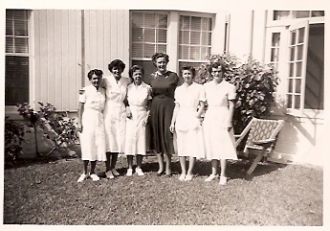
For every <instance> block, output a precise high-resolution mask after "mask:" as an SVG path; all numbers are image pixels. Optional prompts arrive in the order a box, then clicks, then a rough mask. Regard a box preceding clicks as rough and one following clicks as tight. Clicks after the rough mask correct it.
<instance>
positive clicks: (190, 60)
mask: <svg viewBox="0 0 330 231" xmlns="http://www.w3.org/2000/svg"><path fill="white" fill-rule="evenodd" d="M181 16H182V17H199V18H208V19H210V20H211V30H209V31H207V32H208V33H211V44H210V45H201V44H197V45H194V44H181V43H180V32H181V30H180V18H181ZM178 25H179V26H178V44H177V47H178V49H177V50H178V53H177V56H178V66H180V62H189V63H201V62H207V60H205V59H198V60H192V59H180V58H179V53H180V51H179V50H180V46H181V45H186V46H192V47H199V48H202V47H207V48H208V49H210V51H211V52H210V55H211V54H212V34H213V31H214V18H213V17H212V16H211V15H209V16H205V14H202V15H196V14H195V15H191V14H182V13H179V21H178ZM188 31H189V32H191V30H188ZM198 32H200V33H201V35H202V31H198ZM201 35H200V36H201ZM200 56H201V53H200Z"/></svg>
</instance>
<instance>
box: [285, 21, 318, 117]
mask: <svg viewBox="0 0 330 231" xmlns="http://www.w3.org/2000/svg"><path fill="white" fill-rule="evenodd" d="M289 42H290V43H289V44H290V45H289V62H288V65H289V67H288V68H289V71H288V72H289V73H288V89H287V108H288V110H289V112H290V111H292V110H293V111H294V110H301V109H318V110H319V109H323V101H324V99H323V97H324V24H323V23H320V24H311V25H309V24H308V22H304V23H299V24H297V25H293V26H291V28H290V36H289Z"/></svg>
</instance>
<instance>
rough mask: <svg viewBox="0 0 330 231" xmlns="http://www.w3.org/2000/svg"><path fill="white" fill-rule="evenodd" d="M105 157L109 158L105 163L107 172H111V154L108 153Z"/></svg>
mask: <svg viewBox="0 0 330 231" xmlns="http://www.w3.org/2000/svg"><path fill="white" fill-rule="evenodd" d="M105 155H106V156H107V160H106V161H105V171H106V172H107V171H109V170H110V160H111V155H110V152H106V153H105Z"/></svg>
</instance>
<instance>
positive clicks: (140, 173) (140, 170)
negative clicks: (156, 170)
mask: <svg viewBox="0 0 330 231" xmlns="http://www.w3.org/2000/svg"><path fill="white" fill-rule="evenodd" d="M135 172H136V173H137V174H138V176H144V173H143V171H142V169H141V168H136V169H135Z"/></svg>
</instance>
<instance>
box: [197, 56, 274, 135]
mask: <svg viewBox="0 0 330 231" xmlns="http://www.w3.org/2000/svg"><path fill="white" fill-rule="evenodd" d="M214 62H219V63H220V64H222V65H223V66H224V67H225V73H224V78H225V79H226V80H227V81H229V82H230V83H232V84H234V85H235V86H236V93H237V97H236V102H235V111H234V116H233V125H234V129H235V131H236V132H238V133H239V132H241V131H242V130H243V129H244V127H245V126H246V125H247V124H248V123H249V121H250V120H251V119H252V117H256V118H262V117H265V116H268V115H269V114H270V111H271V106H272V103H273V102H274V93H275V91H276V86H277V85H278V77H277V75H276V71H275V70H274V69H273V67H272V66H271V65H267V64H262V63H260V62H258V61H256V60H253V59H251V58H250V59H249V60H248V61H247V63H243V64H242V63H240V61H239V60H238V59H237V58H236V57H235V56H231V55H213V56H211V57H210V58H209V62H208V63H207V64H202V65H201V66H200V67H199V68H198V72H197V73H198V75H197V76H196V82H199V83H205V82H206V81H210V80H211V79H212V77H211V76H210V74H209V73H208V71H207V67H208V66H209V65H210V64H212V63H214Z"/></svg>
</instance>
